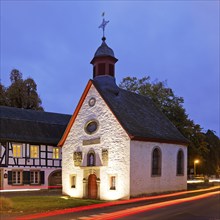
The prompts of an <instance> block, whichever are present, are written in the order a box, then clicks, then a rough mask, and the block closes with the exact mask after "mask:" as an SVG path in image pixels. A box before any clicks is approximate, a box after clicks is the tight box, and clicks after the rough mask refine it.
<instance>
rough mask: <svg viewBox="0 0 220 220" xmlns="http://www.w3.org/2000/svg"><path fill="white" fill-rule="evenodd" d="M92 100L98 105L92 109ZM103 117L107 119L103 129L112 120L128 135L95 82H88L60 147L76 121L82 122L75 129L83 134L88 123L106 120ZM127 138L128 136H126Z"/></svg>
mask: <svg viewBox="0 0 220 220" xmlns="http://www.w3.org/2000/svg"><path fill="white" fill-rule="evenodd" d="M92 99H95V102H97V105H96V106H94V107H92V108H91V109H90V106H89V105H90V104H89V102H90V100H92ZM110 114H111V115H112V116H111V117H110V116H109V115H110ZM102 115H104V117H106V118H105V119H104V121H105V123H104V122H102V128H103V127H105V126H104V125H103V124H107V123H108V124H109V122H108V121H109V120H110V121H111V120H112V121H116V123H118V124H119V126H120V127H121V129H122V130H123V132H124V133H126V131H125V130H124V129H123V127H122V126H121V125H120V122H119V121H118V120H117V118H116V117H115V115H114V114H112V111H111V109H110V108H109V106H108V105H107V104H106V103H105V100H103V98H102V96H101V95H100V94H99V91H98V90H97V89H96V87H95V86H94V85H93V81H92V80H90V81H89V82H88V84H87V86H86V88H85V90H84V92H83V94H82V96H81V98H80V101H79V103H78V105H77V107H76V109H75V111H74V113H73V115H72V117H71V119H70V121H69V124H68V126H67V128H66V130H65V132H64V134H63V136H62V139H61V140H60V142H59V143H58V146H63V144H64V143H65V141H66V139H67V137H68V135H69V133H70V132H71V129H72V127H73V125H74V123H75V122H76V120H80V122H77V123H78V126H77V128H76V126H75V129H77V130H78V129H79V130H80V131H81V132H82V131H83V133H85V132H84V131H85V126H86V123H88V122H89V121H90V120H97V121H98V120H99V119H101V118H104V117H102ZM107 115H108V116H107ZM110 118H111V119H110ZM110 123H111V122H110ZM79 127H80V128H79ZM82 136H83V135H82ZM125 136H126V137H127V136H128V134H126V135H125ZM91 137H92V136H91ZM84 143H86V140H84Z"/></svg>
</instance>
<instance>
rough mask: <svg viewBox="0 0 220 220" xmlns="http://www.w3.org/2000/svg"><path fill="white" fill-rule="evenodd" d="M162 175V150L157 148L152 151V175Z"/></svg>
mask: <svg viewBox="0 0 220 220" xmlns="http://www.w3.org/2000/svg"><path fill="white" fill-rule="evenodd" d="M160 175H161V151H160V149H159V148H155V149H154V150H153V153H152V176H160Z"/></svg>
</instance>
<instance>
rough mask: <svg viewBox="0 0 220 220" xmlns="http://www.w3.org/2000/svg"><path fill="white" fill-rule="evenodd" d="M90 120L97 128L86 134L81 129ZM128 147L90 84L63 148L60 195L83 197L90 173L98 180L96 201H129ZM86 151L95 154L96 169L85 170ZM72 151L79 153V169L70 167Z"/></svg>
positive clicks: (71, 165)
mask: <svg viewBox="0 0 220 220" xmlns="http://www.w3.org/2000/svg"><path fill="white" fill-rule="evenodd" d="M92 97H93V98H95V99H96V102H95V105H94V106H92V107H91V106H89V103H88V102H89V100H90V99H91V98H92ZM92 119H95V120H97V121H98V123H99V127H98V129H97V132H95V133H94V134H87V133H86V132H85V131H84V127H85V124H86V123H87V122H88V121H89V120H92ZM93 140H95V141H93ZM129 146H130V140H129V137H128V135H127V133H126V132H125V131H124V130H123V129H122V127H121V125H120V124H119V122H118V121H117V119H116V118H115V116H114V115H113V113H112V112H111V110H110V109H109V108H108V106H107V105H106V103H105V102H104V101H103V99H102V98H101V97H100V95H99V93H98V92H97V90H96V89H95V88H94V86H93V85H92V86H91V88H90V90H89V92H88V94H87V97H86V98H85V100H84V102H83V104H82V107H81V109H80V111H79V113H78V115H77V117H76V119H75V122H74V123H73V126H72V128H71V130H70V132H69V134H68V136H67V139H66V141H65V143H64V145H63V151H62V152H63V154H62V156H63V157H62V165H63V169H62V175H63V176H62V182H63V192H64V193H65V194H68V195H70V196H73V197H79V198H82V197H86V196H87V187H88V186H87V183H86V182H87V181H88V176H89V174H91V173H94V174H95V175H96V176H97V178H99V181H98V191H99V192H98V198H100V199H105V200H115V199H120V198H129V192H130V179H129V175H130V149H129ZM102 149H107V150H108V163H107V164H105V163H104V162H103V158H102ZM90 150H94V152H95V154H96V166H93V167H87V153H88V152H89V151H90ZM74 152H82V161H81V163H80V166H75V165H74V158H73V157H74V156H73V155H74ZM111 176H115V177H116V180H115V189H113V190H112V189H110V181H111V179H110V178H111ZM73 179H75V183H76V184H75V185H74V184H73ZM73 185H74V186H75V187H74V186H73Z"/></svg>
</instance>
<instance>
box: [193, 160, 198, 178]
mask: <svg viewBox="0 0 220 220" xmlns="http://www.w3.org/2000/svg"><path fill="white" fill-rule="evenodd" d="M197 163H199V160H194V176H196V164H197Z"/></svg>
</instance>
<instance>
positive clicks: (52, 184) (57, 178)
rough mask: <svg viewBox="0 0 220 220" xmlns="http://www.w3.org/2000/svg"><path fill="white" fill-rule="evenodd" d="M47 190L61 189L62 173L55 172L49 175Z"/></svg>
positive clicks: (59, 171)
mask: <svg viewBox="0 0 220 220" xmlns="http://www.w3.org/2000/svg"><path fill="white" fill-rule="evenodd" d="M48 188H49V189H60V188H62V171H61V170H55V171H53V172H52V173H51V174H50V175H49V177H48Z"/></svg>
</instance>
